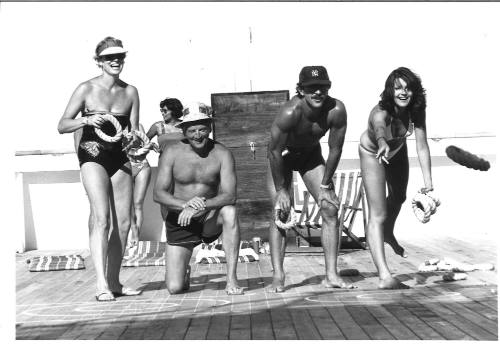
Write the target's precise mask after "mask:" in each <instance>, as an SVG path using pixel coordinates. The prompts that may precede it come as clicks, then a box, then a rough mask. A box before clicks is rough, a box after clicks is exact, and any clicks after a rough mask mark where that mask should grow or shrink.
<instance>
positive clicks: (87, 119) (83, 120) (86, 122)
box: [82, 117, 89, 125]
mask: <svg viewBox="0 0 500 354" xmlns="http://www.w3.org/2000/svg"><path fill="white" fill-rule="evenodd" d="M82 122H83V125H88V124H89V118H88V117H83V118H82Z"/></svg>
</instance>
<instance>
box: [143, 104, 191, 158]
mask: <svg viewBox="0 0 500 354" xmlns="http://www.w3.org/2000/svg"><path fill="white" fill-rule="evenodd" d="M183 109H184V107H183V106H182V103H181V101H179V100H178V99H177V98H166V99H164V100H163V101H161V102H160V112H161V115H162V116H163V120H162V121H159V122H156V123H154V124H153V125H152V126H151V128H149V130H148V132H147V133H146V135H147V136H148V138H149V139H153V138H154V137H155V136H156V137H157V139H158V145H159V146H160V154H161V153H162V152H163V151H164V150H165V148H166V147H167V146H169V145H172V144H175V143H176V142H178V141H179V140H181V139H183V138H184V136H183V135H182V129H179V128H177V127H176V126H175V125H176V124H177V123H179V122H180V121H181V120H180V118H181V117H182V114H183V113H182V111H183Z"/></svg>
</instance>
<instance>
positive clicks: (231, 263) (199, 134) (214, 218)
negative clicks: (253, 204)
mask: <svg viewBox="0 0 500 354" xmlns="http://www.w3.org/2000/svg"><path fill="white" fill-rule="evenodd" d="M211 124H212V118H211V117H210V116H209V108H208V107H207V106H205V105H203V104H199V103H197V104H193V105H189V106H188V107H186V108H185V109H184V120H183V121H182V122H179V123H177V126H178V127H180V128H181V129H182V132H183V134H184V139H182V140H181V141H180V142H178V143H176V144H174V145H171V146H169V147H167V150H166V153H163V154H161V156H160V160H159V162H158V176H157V179H156V184H155V187H154V200H155V201H156V202H157V203H160V204H161V205H162V206H163V207H165V208H166V209H167V210H168V213H167V217H166V219H165V227H166V230H167V248H166V259H167V263H166V267H167V269H166V277H165V282H166V285H167V289H168V291H169V292H170V294H177V293H181V292H183V291H186V290H188V289H189V277H190V266H189V260H190V258H191V255H192V253H193V248H194V247H195V246H197V245H199V244H201V243H202V242H204V243H211V242H213V241H215V240H217V239H218V238H219V236H220V235H221V234H222V246H223V249H224V252H225V256H226V260H227V285H226V292H227V293H228V295H240V294H243V289H242V288H240V287H238V280H237V277H236V264H237V261H238V252H239V244H240V235H239V227H238V218H237V214H236V207H235V203H236V171H235V163H234V158H233V156H232V154H231V152H230V151H229V150H228V149H227V148H226V147H225V146H224V145H222V144H220V143H218V142H216V141H214V140H212V139H210V138H209V134H210V132H211ZM172 187H173V188H172Z"/></svg>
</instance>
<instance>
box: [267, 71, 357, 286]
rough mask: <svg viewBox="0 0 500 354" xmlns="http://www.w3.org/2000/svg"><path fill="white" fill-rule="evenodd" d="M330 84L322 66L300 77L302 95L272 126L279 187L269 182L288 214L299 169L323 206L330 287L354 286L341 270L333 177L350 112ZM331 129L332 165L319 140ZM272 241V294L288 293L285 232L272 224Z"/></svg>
mask: <svg viewBox="0 0 500 354" xmlns="http://www.w3.org/2000/svg"><path fill="white" fill-rule="evenodd" d="M330 87H331V81H330V79H329V77H328V73H327V70H326V69H325V68H324V67H323V66H306V67H304V68H302V70H301V72H300V74H299V82H298V84H297V95H295V96H294V97H292V99H291V100H290V101H288V102H287V103H286V104H285V105H283V107H282V108H281V110H280V111H279V113H278V115H277V116H276V118H275V120H274V122H273V124H272V126H271V141H270V143H269V152H268V157H269V164H270V171H271V174H272V179H273V182H274V188H273V186H272V183H269V186H270V189H271V194H272V196H273V200H274V206H275V209H280V210H281V212H282V213H284V214H287V213H288V212H289V211H290V209H291V207H292V202H291V199H292V192H291V185H292V173H293V171H298V172H299V173H300V175H301V176H302V179H303V180H304V183H305V185H306V187H307V190H308V191H309V192H310V193H311V195H312V196H313V198H314V200H315V201H316V203H317V204H318V205H319V207H320V213H321V217H322V219H323V224H322V227H321V244H322V246H323V249H324V253H325V268H326V278H325V279H324V280H323V285H324V286H326V287H328V288H351V287H352V285H350V284H346V283H345V282H344V281H343V280H342V278H341V277H340V276H339V274H338V272H337V255H338V248H339V247H338V245H339V233H338V217H337V214H338V208H339V199H338V197H337V195H336V194H335V190H334V186H333V182H332V177H333V174H334V172H335V169H336V168H337V165H338V163H339V160H340V155H341V153H342V146H343V145H344V137H345V132H346V127H347V113H346V110H345V107H344V104H343V103H342V102H341V101H340V100H338V99H336V98H333V97H330V96H329V95H328V90H329V89H330ZM328 131H329V135H328V147H329V154H328V158H327V161H326V163H325V160H324V159H323V156H322V154H321V145H320V139H321V137H323V136H324V135H325V134H326V133H327V132H328ZM269 243H270V248H271V260H272V265H273V283H272V285H271V287H270V288H269V290H270V291H274V292H282V291H284V290H285V287H284V284H285V272H284V269H283V261H284V258H285V247H286V232H285V230H283V229H279V228H278V227H277V226H276V225H275V223H274V219H273V221H271V226H270V233H269Z"/></svg>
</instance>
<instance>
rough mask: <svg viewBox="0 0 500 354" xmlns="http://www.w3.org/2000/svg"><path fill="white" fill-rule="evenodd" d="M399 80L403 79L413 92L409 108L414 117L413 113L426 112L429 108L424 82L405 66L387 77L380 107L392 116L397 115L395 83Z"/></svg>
mask: <svg viewBox="0 0 500 354" xmlns="http://www.w3.org/2000/svg"><path fill="white" fill-rule="evenodd" d="M397 79H403V80H404V81H405V82H406V84H407V85H408V88H409V89H410V90H411V91H412V92H413V96H412V98H411V101H410V104H409V106H408V108H409V110H410V112H411V113H412V115H413V113H417V112H419V111H424V110H425V108H426V107H427V102H426V99H425V89H424V88H423V87H422V80H421V79H420V77H419V76H418V75H417V74H415V73H414V72H412V71H411V70H410V69H408V68H405V67H403V66H402V67H399V68H397V69H396V70H393V71H392V72H391V73H390V74H389V76H388V77H387V80H385V88H384V91H382V93H381V94H380V98H381V99H380V101H379V103H378V105H379V107H380V108H382V109H383V110H386V111H387V112H389V113H391V114H394V113H395V106H396V104H395V103H394V82H395V81H396V80H397Z"/></svg>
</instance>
